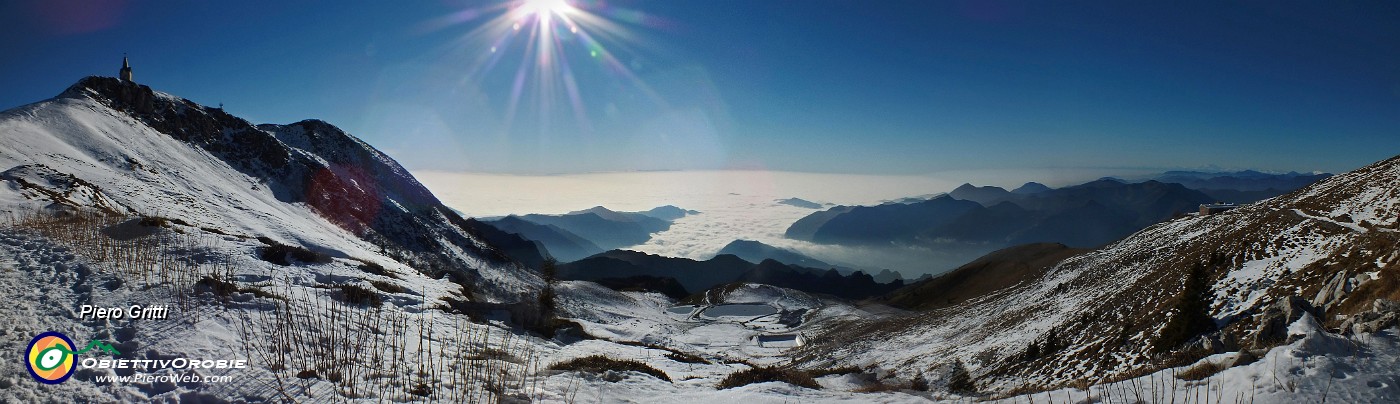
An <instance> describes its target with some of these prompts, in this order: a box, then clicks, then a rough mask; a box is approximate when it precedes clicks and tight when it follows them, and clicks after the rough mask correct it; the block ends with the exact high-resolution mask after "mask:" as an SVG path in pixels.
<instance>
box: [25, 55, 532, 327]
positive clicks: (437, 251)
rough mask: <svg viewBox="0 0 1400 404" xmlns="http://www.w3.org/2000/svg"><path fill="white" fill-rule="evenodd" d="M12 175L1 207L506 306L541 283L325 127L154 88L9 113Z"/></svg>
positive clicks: (73, 94) (93, 85)
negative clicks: (452, 285) (353, 264)
mask: <svg viewBox="0 0 1400 404" xmlns="http://www.w3.org/2000/svg"><path fill="white" fill-rule="evenodd" d="M0 171H3V174H0V181H3V182H4V186H0V202H4V204H3V206H0V210H5V211H10V212H20V211H25V210H31V209H34V208H36V207H40V206H45V205H50V204H53V203H58V204H59V205H70V206H83V207H92V208H98V209H102V210H106V211H109V212H118V213H123V214H133V215H145V216H160V217H167V218H171V219H178V220H180V221H182V222H184V223H188V224H190V226H191V227H195V228H205V229H211V230H212V231H217V232H222V233H227V234H232V235H241V236H248V237H266V238H269V239H271V240H274V241H276V242H279V243H284V244H289V245H298V246H304V247H306V248H309V249H311V250H313V251H318V252H323V253H326V254H329V255H331V256H333V257H339V258H350V259H356V260H361V261H366V262H375V263H378V264H381V265H385V266H389V267H391V268H395V269H396V270H405V271H412V270H416V271H422V272H424V273H427V274H429V275H432V276H434V277H438V276H442V275H451V276H453V279H457V280H458V281H460V282H472V283H478V284H480V285H479V286H480V287H479V288H478V293H480V294H481V296H483V297H487V298H490V299H495V300H518V299H520V298H521V296H519V295H520V294H521V293H522V291H529V290H534V289H537V288H538V286H539V285H540V281H539V279H538V277H537V276H536V275H535V274H534V272H532V271H529V270H526V269H524V268H522V267H520V266H519V265H518V264H517V263H515V262H514V261H513V260H511V259H510V258H508V257H506V256H505V255H504V254H502V253H501V252H500V251H498V250H497V249H496V248H493V247H492V246H491V245H489V244H487V243H486V242H483V241H482V238H481V237H479V235H478V233H479V231H480V230H479V227H478V226H481V225H480V224H479V223H472V222H469V221H468V220H465V219H463V218H461V217H460V216H458V215H457V214H456V213H455V212H453V211H451V210H450V209H448V208H446V207H444V206H443V205H442V204H441V203H440V202H439V201H438V200H437V198H435V197H434V196H433V195H432V194H431V193H430V192H429V191H428V190H427V189H426V188H424V187H423V186H422V185H421V184H419V183H418V181H417V180H415V179H414V178H413V177H412V175H410V174H409V173H408V171H407V170H405V169H404V168H403V167H401V166H399V164H398V163H396V162H394V161H393V160H392V159H390V158H389V157H388V156H386V155H384V154H383V153H381V152H379V151H378V150H376V149H374V148H373V147H371V146H369V145H368V144H365V143H364V142H362V141H360V140H358V139H356V138H354V137H353V136H350V135H348V134H346V133H344V132H342V131H340V130H339V129H337V128H336V127H334V126H331V125H330V124H327V123H325V122H321V121H316V120H308V121H302V122H297V123H293V124H289V125H261V126H254V125H252V124H250V123H248V122H247V121H244V120H242V119H239V118H237V117H234V116H231V115H229V114H227V113H225V112H224V111H223V110H221V109H218V108H210V107H205V106H201V105H198V104H195V103H193V102H190V101H189V100H185V99H182V98H179V97H175V96H172V95H169V94H165V93H160V92H156V91H152V90H151V89H150V88H149V87H146V86H143V85H138V84H134V83H130V82H123V81H119V80H116V79H113V78H104V77H88V78H84V79H83V80H81V81H79V82H78V83H77V84H75V85H73V86H72V87H70V88H69V89H68V90H66V91H64V92H63V93H62V94H61V95H60V96H58V97H56V98H53V99H50V100H47V101H42V102H39V103H35V104H31V105H27V106H24V107H20V108H17V109H14V110H10V111H6V112H3V113H0ZM520 242H521V243H528V242H526V241H523V240H520ZM482 280H485V281H484V282H482Z"/></svg>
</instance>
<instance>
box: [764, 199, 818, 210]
mask: <svg viewBox="0 0 1400 404" xmlns="http://www.w3.org/2000/svg"><path fill="white" fill-rule="evenodd" d="M773 202H774V203H777V204H779V205H788V206H796V207H799V208H807V209H821V208H822V204H820V203H816V202H812V201H809V200H806V199H802V198H787V199H779V200H776V201H773Z"/></svg>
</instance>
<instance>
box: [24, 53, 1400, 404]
mask: <svg viewBox="0 0 1400 404" xmlns="http://www.w3.org/2000/svg"><path fill="white" fill-rule="evenodd" d="M1398 170H1400V168H1397V163H1396V160H1390V161H1387V162H1382V163H1379V164H1377V165H1375V166H1372V167H1368V168H1366V169H1363V170H1359V171H1357V172H1354V173H1350V174H1346V175H1342V176H1338V177H1336V178H1333V179H1331V180H1328V181H1325V182H1323V183H1321V184H1318V185H1315V186H1313V187H1310V188H1307V189H1303V190H1300V191H1298V192H1295V193H1293V194H1290V195H1286V196H1284V197H1281V198H1276V199H1274V200H1271V201H1268V202H1265V203H1261V204H1259V205H1256V206H1251V207H1248V208H1243V209H1240V210H1237V211H1234V212H1230V213H1228V214H1224V215H1217V216H1211V217H1202V218H1185V219H1180V220H1176V221H1172V222H1168V223H1164V224H1161V225H1158V226H1154V227H1152V228H1149V229H1147V230H1144V231H1143V232H1140V233H1138V234H1137V235H1134V236H1133V237H1130V238H1129V239H1127V240H1124V241H1122V242H1120V243H1117V244H1114V245H1112V246H1109V247H1107V248H1105V249H1103V250H1100V251H1096V252H1092V253H1089V254H1086V255H1084V256H1079V257H1075V258H1072V259H1070V260H1068V261H1066V262H1064V263H1062V264H1061V265H1060V266H1058V267H1057V268H1056V269H1054V270H1052V271H1050V272H1049V274H1047V275H1046V276H1045V277H1044V278H1043V279H1037V280H1033V281H1030V282H1027V283H1025V284H1021V285H1018V286H1016V287H1013V288H1011V289H1008V290H1003V291H999V292H996V293H993V294H991V295H988V296H986V297H983V298H981V299H980V300H975V301H972V302H970V303H967V304H964V305H961V306H956V307H953V308H950V309H945V310H941V311H938V312H932V313H927V314H918V315H910V314H908V313H899V312H897V311H894V310H890V309H888V308H884V307H882V306H874V305H859V304H853V303H850V302H842V301H839V300H835V299H830V298H826V297H821V296H812V295H808V294H804V293H801V292H797V291H792V290H785V289H781V288H774V287H770V286H763V285H732V286H731V287H727V288H723V289H719V290H714V291H711V292H710V293H707V294H705V295H704V296H703V297H700V298H696V299H693V300H688V301H685V302H676V301H673V300H671V299H669V298H667V297H664V296H662V295H659V294H654V293H637V292H626V293H619V292H616V291H612V290H609V289H606V288H603V287H600V286H598V285H596V284H593V283H589V282H554V283H553V284H552V285H551V284H550V283H547V282H546V281H545V280H544V279H543V278H542V277H541V276H540V274H539V273H538V272H536V271H535V270H533V269H530V268H527V267H526V266H525V265H522V264H520V263H519V262H517V260H521V259H522V258H527V259H528V258H531V257H528V256H527V255H529V254H530V253H531V249H530V246H532V244H530V243H528V242H525V241H523V240H520V239H518V238H515V239H512V238H511V237H509V235H503V234H499V233H490V230H489V229H487V228H483V227H482V226H480V225H479V224H478V223H476V222H474V221H473V220H471V219H464V218H461V217H459V216H458V215H457V214H455V213H453V212H452V211H451V210H448V209H446V208H444V207H442V205H441V204H440V203H439V202H438V201H437V199H436V198H435V197H433V195H432V194H431V193H429V192H428V191H427V190H426V189H424V188H423V187H422V186H421V185H419V184H418V182H417V180H415V179H414V178H413V177H412V176H411V175H409V174H408V173H407V172H406V171H405V170H403V168H402V167H400V166H399V165H398V164H397V163H395V162H393V161H392V160H391V159H389V158H388V157H387V156H385V155H384V154H382V153H380V152H378V151H377V150H375V149H374V148H372V147H370V146H369V145H367V144H364V143H363V142H361V141H359V140H358V139H356V138H354V137H352V136H350V135H348V134H345V133H343V132H341V131H340V130H339V129H336V128H335V127H333V126H331V125H329V124H326V123H324V122H319V121H303V122H298V123H294V124H289V125H252V124H250V123H248V122H246V121H244V120H242V119H239V118H236V117H233V116H230V115H228V114H226V113H224V112H223V111H222V110H219V109H216V108H208V107H204V106H200V105H198V104H195V103H193V102H190V101H188V100H184V99H181V98H178V97H175V96H172V95H168V94H163V93H159V92H155V91H152V90H150V89H149V88H147V87H144V86H139V85H136V84H132V83H124V82H120V81H117V80H115V79H110V78H100V77H91V78H87V79H83V80H82V81H80V82H79V83H78V84H76V85H74V86H73V87H71V88H69V89H68V90H67V91H65V92H63V93H62V94H61V95H60V96H58V97H56V98H54V99H50V100H46V101H42V102H39V103H35V104H31V105H28V106H24V107H20V108H17V109H13V110H10V111H5V112H0V212H4V213H3V216H0V299H3V300H4V302H5V304H4V305H0V350H3V351H5V352H10V355H12V356H11V357H12V358H18V357H22V356H23V355H25V352H26V349H27V344H28V343H29V342H30V340H31V339H32V338H34V337H35V336H36V335H39V334H40V333H43V332H45V331H58V332H61V333H64V334H65V335H67V336H68V337H70V338H71V339H72V340H73V341H74V342H75V345H76V346H75V347H74V348H80V347H82V346H84V345H87V343H88V342H89V341H97V342H102V343H105V344H109V345H110V346H111V348H112V351H115V352H117V353H111V354H109V353H102V352H99V351H100V350H96V351H92V352H85V353H78V354H75V359H76V360H79V361H81V360H88V359H92V360H96V359H104V360H111V359H121V360H154V361H163V360H172V359H176V358H182V359H190V360H246V361H247V362H248V366H247V367H246V368H213V369H210V368H190V367H159V366H158V367H155V368H147V369H133V368H103V367H88V366H79V367H77V368H75V369H76V371H75V372H73V374H72V376H71V378H70V379H68V380H67V381H64V382H62V383H59V384H54V385H48V384H41V383H39V382H37V381H35V380H34V379H33V378H31V377H30V376H29V375H28V371H27V370H26V363H25V361H22V360H20V361H16V360H8V361H0V402H73V401H78V402H119V401H126V402H148V401H155V402H342V401H365V402H526V401H539V402H634V403H653V402H672V403H691V402H736V401H743V402H755V403H780V402H783V403H785V402H849V403H868V402H891V403H903V402H929V401H942V400H948V401H967V400H971V399H988V398H1004V399H1006V400H1010V401H1028V400H1033V401H1040V402H1044V401H1046V400H1047V398H1048V399H1051V400H1054V401H1066V400H1074V401H1095V402H1132V401H1144V402H1166V401H1190V402H1222V401H1252V400H1259V401H1260V402H1295V401H1302V400H1313V399H1317V398H1321V397H1330V398H1332V399H1341V400H1343V401H1350V402H1386V401H1394V400H1396V397H1397V394H1396V391H1397V390H1396V389H1397V388H1398V387H1397V386H1400V380H1397V377H1396V375H1395V372H1393V371H1391V370H1388V369H1395V368H1396V366H1397V363H1396V361H1397V357H1400V352H1397V351H1398V350H1400V349H1397V346H1400V343H1397V337H1396V330H1395V329H1394V328H1392V325H1393V323H1387V321H1389V320H1387V319H1391V320H1393V319H1394V316H1393V315H1391V314H1388V313H1390V311H1387V310H1390V309H1391V306H1388V305H1387V303H1386V302H1387V301H1389V300H1397V299H1400V296H1396V295H1395V293H1396V292H1395V291H1396V289H1397V287H1396V284H1397V277H1396V274H1395V271H1396V268H1395V265H1394V262H1395V260H1396V250H1397V249H1396V247H1395V241H1396V238H1395V237H1396V235H1395V228H1396V225H1397V223H1396V214H1397V212H1400V210H1397V206H1396V205H1397V202H1396V201H1397V200H1400V195H1397V190H1396V184H1397V178H1400V175H1397V174H1400V171H1398ZM487 240H492V241H487ZM507 251H510V254H507V253H506V252H507ZM512 257H515V258H514V259H513V258H512ZM538 258H539V256H538V255H536V256H533V259H538ZM1194 262H1201V263H1202V265H1206V264H1209V265H1210V267H1209V268H1210V274H1211V278H1210V279H1211V285H1212V288H1211V294H1210V298H1211V299H1212V301H1211V310H1212V316H1214V317H1215V318H1216V320H1217V322H1218V323H1220V325H1221V326H1222V331H1219V332H1216V333H1214V334H1210V335H1211V339H1209V340H1210V341H1212V342H1210V343H1208V345H1210V350H1209V351H1210V352H1215V351H1219V353H1214V354H1211V353H1209V352H1201V353H1200V354H1199V355H1195V356H1192V357H1190V359H1189V360H1178V361H1176V362H1174V363H1173V364H1180V365H1181V367H1177V368H1171V369H1164V370H1161V371H1157V372H1153V371H1151V370H1152V369H1156V368H1158V367H1160V366H1161V365H1163V364H1164V363H1167V360H1168V359H1170V356H1171V355H1170V354H1159V353H1153V352H1152V351H1151V350H1150V349H1149V345H1150V342H1151V341H1152V340H1153V339H1154V335H1155V334H1156V333H1157V332H1158V331H1159V330H1158V329H1159V328H1160V327H1161V324H1163V323H1164V322H1165V320H1166V318H1169V317H1168V316H1170V315H1171V314H1170V312H1171V310H1169V309H1168V308H1169V307H1170V304H1169V302H1170V301H1171V300H1172V296H1174V294H1175V293H1176V292H1175V291H1176V290H1179V289H1181V285H1182V277H1183V275H1182V273H1183V271H1185V268H1184V267H1183V266H1188V267H1189V264H1190V263H1194ZM1339 274H1340V275H1339ZM546 289H548V290H552V291H554V292H555V293H557V297H556V298H555V299H556V302H557V306H558V309H557V310H556V313H557V314H558V315H559V316H560V317H563V318H564V319H565V320H567V322H566V323H562V326H561V324H553V323H551V327H553V326H560V327H558V329H557V330H556V331H558V332H557V335H558V337H554V338H550V337H545V336H543V335H544V334H546V333H547V330H546V331H542V329H541V328H540V327H539V326H540V324H537V323H538V322H537V321H536V323H532V321H535V320H538V318H533V319H532V317H530V314H531V313H532V310H538V307H537V304H536V302H537V301H538V299H539V298H540V296H541V295H547V294H542V293H541V291H542V290H546ZM1289 296H1303V297H1304V298H1305V299H1304V300H1308V301H1311V302H1312V303H1313V305H1315V306H1319V307H1320V308H1321V309H1318V310H1313V312H1312V313H1305V312H1304V311H1306V310H1303V309H1301V308H1299V306H1298V305H1296V304H1289V305H1285V307H1283V309H1282V310H1272V309H1269V307H1276V306H1278V304H1277V303H1276V302H1280V301H1282V302H1286V303H1287V302H1291V301H1292V300H1290V299H1286V297H1289ZM1386 299H1389V300H1386ZM1377 302H1380V303H1377ZM84 305H91V306H98V307H120V308H124V307H128V306H131V305H141V306H159V305H163V306H167V307H169V310H170V316H169V317H168V318H165V319H132V318H116V319H113V318H94V317H92V316H82V315H80V313H81V308H82V307H83V306H84ZM1086 313H1087V314H1086ZM1339 315H1341V316H1344V317H1345V318H1342V317H1338V316H1339ZM1386 316H1390V317H1386ZM1315 318H1316V319H1322V320H1323V321H1321V322H1320V323H1319V322H1318V321H1317V320H1315ZM1342 328H1346V329H1347V330H1349V331H1348V332H1347V333H1346V334H1347V335H1345V336H1342V335H1337V334H1336V333H1332V332H1329V331H1328V330H1334V331H1335V330H1339V329H1342ZM1261 329H1262V330H1264V331H1266V332H1264V333H1257V332H1255V331H1257V330H1261ZM1051 330H1054V331H1055V335H1056V337H1055V338H1053V339H1054V340H1055V341H1056V342H1055V343H1053V344H1049V343H1045V341H1046V339H1047V336H1048V335H1049V333H1050V331H1051ZM1256 334H1259V335H1263V336H1262V337H1258V338H1256ZM1264 334H1267V335H1264ZM584 335H586V336H590V338H580V336H584ZM1255 339H1258V340H1259V342H1260V343H1258V344H1255V343H1254V341H1255ZM1030 344H1039V345H1042V346H1045V347H1047V348H1045V349H1044V354H1041V355H1039V356H1037V357H1035V358H1030V359H1016V358H1017V357H1020V356H1023V355H1019V354H1018V353H1019V352H1022V351H1024V350H1025V349H1026V347H1027V346H1028V345H1030ZM1195 344H1197V345H1200V341H1197V342H1195ZM1189 346H1190V345H1189V344H1188V347H1189ZM1052 348H1055V349H1052ZM1270 348H1272V349H1270ZM1183 350H1185V349H1184V348H1182V349H1177V351H1183ZM1198 351H1199V350H1198ZM988 352H991V353H988ZM593 355H604V356H608V357H611V358H615V359H621V360H637V361H640V362H641V363H643V364H645V365H646V366H648V367H650V368H651V369H654V370H655V371H656V372H658V373H659V374H660V375H662V376H664V377H658V376H657V375H655V374H648V373H644V372H639V371H630V370H625V369H621V368H619V369H611V368H610V369H586V368H585V369H580V368H573V369H570V368H567V367H556V366H553V365H555V364H559V363H561V362H566V361H569V360H571V359H575V358H584V357H589V356H593ZM1248 357H1252V358H1256V359H1257V360H1255V361H1253V362H1249V363H1248V364H1245V362H1248V361H1245V360H1241V358H1248ZM954 359H957V360H959V361H960V362H961V363H963V364H964V365H965V366H966V367H967V368H968V369H969V370H970V371H971V372H970V373H971V378H972V380H973V381H974V382H975V385H976V389H975V390H976V391H967V390H965V389H956V390H959V391H957V392H950V391H949V388H948V387H949V386H950V385H955V384H956V383H951V382H953V381H956V380H957V377H956V376H955V374H956V372H948V371H946V370H947V369H946V367H947V366H946V365H948V364H949V363H950V362H952V361H953V360H954ZM1196 359H1201V360H1202V361H1204V362H1196V361H1195V360H1196ZM1227 362H1229V363H1232V364H1233V363H1234V362H1240V365H1239V366H1234V367H1229V368H1228V369H1225V370H1223V371H1221V372H1219V373H1216V374H1214V376H1211V377H1208V378H1205V379H1203V380H1201V381H1193V382H1187V381H1184V380H1182V379H1180V378H1178V377H1177V376H1176V374H1177V373H1179V372H1183V371H1185V370H1186V369H1188V368H1192V367H1200V366H1202V364H1205V363H1211V364H1216V363H1227ZM788 365H792V366H795V367H797V368H801V369H803V370H810V371H813V372H814V373H812V375H813V378H814V381H813V383H814V385H813V386H812V387H820V388H808V387H798V386H796V385H793V384H788V383H784V382H761V383H754V384H748V385H743V386H740V387H734V388H726V389H721V388H718V387H717V385H719V384H720V383H721V382H722V381H723V380H725V379H726V378H728V377H730V376H731V375H734V374H736V373H739V372H744V371H746V370H749V369H753V368H757V367H766V366H788ZM842 365H854V366H857V367H858V368H850V367H845V368H840V367H841V366H842ZM151 376H158V377H157V378H152V377H151ZM172 376H179V377H178V378H174V379H170V378H160V377H172ZM916 376H917V378H918V379H919V380H921V381H922V382H924V383H923V384H924V385H926V386H921V385H919V384H918V383H912V384H900V383H903V382H906V381H912V379H915V378H916ZM950 376H953V377H950ZM1119 376H1121V377H1119ZM114 378H116V379H114ZM667 379H669V380H667ZM1119 379H1121V380H1119ZM1072 382H1082V383H1083V384H1079V383H1073V385H1075V386H1081V387H1082V386H1084V385H1093V386H1092V387H1091V388H1089V389H1087V390H1084V389H1077V388H1072V387H1066V386H1067V385H1070V384H1072ZM1246 382H1247V383H1246ZM1212 386H1215V387H1212ZM906 387H921V388H918V389H909V388H906ZM923 387H926V388H923ZM1023 387H1025V388H1031V389H1035V390H1041V389H1048V391H1040V392H1038V393H1034V394H1032V393H1029V392H1030V391H1032V390H1020V391H1019V392H1013V390H1014V389H1017V388H1023ZM1016 393H1020V394H1021V395H1017V394H1016ZM1210 394H1214V395H1210ZM1193 395H1194V396H1196V397H1206V396H1208V395H1210V397H1216V398H1210V399H1200V398H1197V399H1191V400H1187V399H1184V398H1182V397H1187V396H1193ZM1090 396H1092V397H1093V398H1092V399H1090ZM1168 397H1170V398H1168Z"/></svg>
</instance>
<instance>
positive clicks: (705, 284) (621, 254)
mask: <svg viewBox="0 0 1400 404" xmlns="http://www.w3.org/2000/svg"><path fill="white" fill-rule="evenodd" d="M558 274H559V278H560V279H568V280H582V281H595V282H599V283H601V284H604V285H609V284H629V285H631V284H632V283H629V282H623V281H621V280H623V279H628V278H637V277H654V278H671V279H675V280H676V281H678V282H680V284H681V286H683V287H684V288H685V290H686V291H688V292H691V293H695V292H700V291H705V290H709V289H711V288H714V287H718V286H722V285H727V284H730V283H734V282H751V283H763V284H768V285H773V286H779V287H785V288H791V289H797V290H802V291H806V292H814V293H825V294H830V295H833V296H839V297H844V298H848V299H861V298H866V297H870V296H875V295H879V294H883V293H888V292H889V291H892V290H895V289H897V288H899V287H902V286H904V282H903V281H902V280H895V281H893V282H890V283H879V282H876V281H875V279H874V277H872V276H870V275H868V274H865V273H864V272H859V271H857V272H854V273H852V274H850V275H842V274H841V273H839V272H837V271H836V270H835V269H826V270H821V269H816V268H807V267H801V266H796V265H788V264H784V263H781V262H778V261H776V260H771V259H769V260H764V261H762V262H760V263H758V264H754V263H751V262H748V261H744V260H742V259H740V258H739V257H736V256H733V255H728V254H722V255H718V256H715V257H714V258H711V259H708V260H705V261H696V260H692V259H688V258H674V257H664V256H659V255H651V254H646V253H641V252H636V251H627V250H613V251H608V252H605V253H602V254H598V255H595V256H592V257H588V258H585V259H582V260H578V261H575V262H570V263H566V264H560V265H559V267H558Z"/></svg>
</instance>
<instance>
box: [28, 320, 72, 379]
mask: <svg viewBox="0 0 1400 404" xmlns="http://www.w3.org/2000/svg"><path fill="white" fill-rule="evenodd" d="M25 359H26V361H25V365H27V367H28V368H29V375H30V376H34V380H38V381H39V382H41V383H47V384H59V383H63V381H64V380H68V377H69V376H73V340H70V339H68V336H67V335H63V334H62V333H58V332H54V331H49V332H46V333H43V334H39V336H37V337H34V340H33V341H29V349H28V350H27V351H25Z"/></svg>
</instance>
